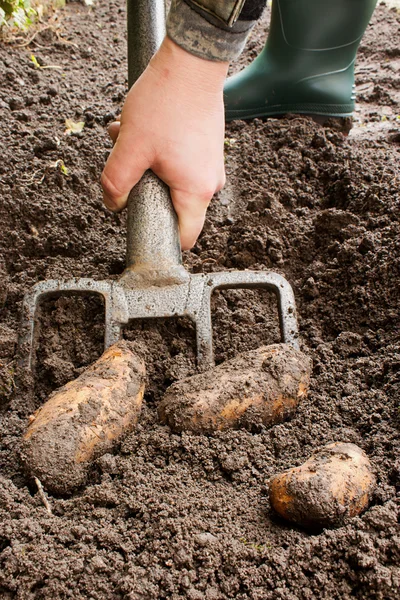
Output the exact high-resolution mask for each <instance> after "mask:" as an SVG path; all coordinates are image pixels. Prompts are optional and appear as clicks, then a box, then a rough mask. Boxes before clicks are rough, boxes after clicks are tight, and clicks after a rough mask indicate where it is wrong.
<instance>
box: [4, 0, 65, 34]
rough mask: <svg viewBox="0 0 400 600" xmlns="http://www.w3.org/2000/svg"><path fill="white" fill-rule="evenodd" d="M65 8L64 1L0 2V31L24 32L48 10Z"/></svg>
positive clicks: (23, 0) (8, 0)
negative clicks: (16, 30) (17, 30)
mask: <svg viewBox="0 0 400 600" xmlns="http://www.w3.org/2000/svg"><path fill="white" fill-rule="evenodd" d="M62 6H65V0H0V30H1V29H2V28H8V29H19V30H21V31H26V30H27V29H29V27H30V26H31V25H32V24H33V23H35V22H36V21H38V20H40V19H41V18H42V16H43V15H44V14H46V13H47V12H48V11H49V10H54V9H57V8H61V7H62Z"/></svg>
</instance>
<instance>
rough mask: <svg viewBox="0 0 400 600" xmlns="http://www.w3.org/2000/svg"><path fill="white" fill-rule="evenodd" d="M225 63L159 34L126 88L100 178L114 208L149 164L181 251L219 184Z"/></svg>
mask: <svg viewBox="0 0 400 600" xmlns="http://www.w3.org/2000/svg"><path fill="white" fill-rule="evenodd" d="M227 70H228V64H227V63H218V62H212V61H207V60H204V59H202V58H197V57H196V56H193V55H191V54H189V53H188V52H186V51H185V50H183V49H182V48H180V47H179V46H177V45H176V44H175V43H174V42H172V41H171V40H170V39H169V38H165V40H164V42H163V43H162V45H161V47H160V49H159V50H158V52H157V53H156V54H155V56H154V57H153V59H152V60H151V62H150V64H149V66H148V67H147V69H146V70H145V72H144V73H143V75H142V76H141V77H140V78H139V79H138V81H137V82H136V83H135V85H134V86H133V87H132V88H131V90H130V91H129V93H128V96H127V98H126V101H125V105H124V107H123V110H122V115H121V123H120V125H119V124H118V123H113V124H112V125H111V126H110V128H109V132H110V135H111V137H112V138H113V139H114V141H115V146H114V148H113V150H112V152H111V154H110V157H109V159H108V161H107V164H106V166H105V168H104V171H103V174H102V178H101V183H102V186H103V190H104V203H105V204H106V206H107V207H108V208H110V209H111V210H114V211H119V210H121V209H123V208H124V207H125V206H126V203H127V199H128V195H129V192H130V190H131V189H132V187H133V186H134V185H135V184H136V183H137V182H138V181H139V180H140V178H141V177H142V175H143V173H144V172H145V171H146V170H147V169H152V170H153V171H154V173H155V174H156V175H158V177H160V179H162V180H163V181H164V182H165V183H166V184H167V185H168V186H169V188H170V191H171V197H172V202H173V205H174V208H175V210H176V213H177V215H178V220H179V230H180V236H181V245H182V249H183V250H187V249H189V248H191V247H192V246H193V245H194V244H195V242H196V240H197V237H198V235H199V234H200V232H201V230H202V228H203V224H204V219H205V213H206V210H207V207H208V205H209V203H210V200H211V198H212V196H213V195H214V194H215V192H217V191H219V190H220V189H221V188H222V187H223V186H224V183H225V168H224V156H223V142H224V106H223V96H222V90H223V84H224V81H225V77H226V73H227Z"/></svg>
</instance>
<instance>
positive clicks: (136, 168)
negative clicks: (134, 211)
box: [101, 130, 150, 211]
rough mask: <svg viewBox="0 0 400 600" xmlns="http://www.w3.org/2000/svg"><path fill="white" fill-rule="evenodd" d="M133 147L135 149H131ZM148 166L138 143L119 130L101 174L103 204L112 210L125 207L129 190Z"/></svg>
mask: <svg viewBox="0 0 400 600" xmlns="http://www.w3.org/2000/svg"><path fill="white" fill-rule="evenodd" d="M135 147H136V148H137V151H134V150H133V148H135ZM149 167H150V162H149V160H148V159H147V158H146V156H145V154H144V153H143V152H141V151H140V143H137V144H136V145H135V143H134V141H133V140H132V138H131V137H130V136H129V135H126V134H125V135H123V131H122V130H121V131H120V134H119V136H118V138H117V141H116V144H115V146H114V148H113V149H112V151H111V154H110V156H109V157H108V160H107V163H106V166H105V167H104V170H103V174H102V176H101V185H102V187H103V192H104V193H103V201H104V204H105V205H106V206H107V207H108V208H109V209H110V210H112V211H119V210H122V209H123V208H125V206H126V203H127V201H128V196H129V192H130V191H131V189H132V188H133V187H134V186H135V185H136V184H137V182H138V181H139V180H140V179H141V177H142V175H143V173H144V172H145V171H146V170H147V169H148V168H149Z"/></svg>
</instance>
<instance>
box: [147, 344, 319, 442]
mask: <svg viewBox="0 0 400 600" xmlns="http://www.w3.org/2000/svg"><path fill="white" fill-rule="evenodd" d="M310 373H311V361H310V359H309V358H307V357H306V356H305V355H304V354H303V353H302V352H300V351H298V350H295V349H294V348H292V347H291V346H289V345H287V344H275V345H272V346H263V347H261V348H258V349H257V350H251V351H249V352H244V353H243V354H240V355H238V356H236V357H235V358H233V359H232V360H229V361H226V362H224V363H222V364H221V365H219V366H217V367H214V368H213V369H211V370H210V371H207V372H206V373H201V374H200V375H194V376H193V377H189V378H187V379H183V380H182V381H178V382H177V383H174V384H173V385H171V386H170V387H169V388H168V389H167V391H166V392H165V394H164V397H163V399H162V400H161V402H160V404H159V407H158V415H159V418H160V420H161V422H162V423H166V424H168V425H169V426H170V427H171V429H172V430H173V431H176V432H179V431H193V432H197V433H212V432H214V431H220V430H224V429H232V428H238V427H247V428H254V427H258V426H260V425H265V426H268V427H270V426H272V425H274V424H275V423H280V422H281V421H283V420H285V419H288V418H289V417H290V416H292V415H293V413H294V412H295V410H296V407H297V405H298V403H299V401H300V400H301V398H302V397H304V396H305V395H306V393H307V389H308V385H309V379H310Z"/></svg>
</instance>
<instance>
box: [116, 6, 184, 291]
mask: <svg viewBox="0 0 400 600" xmlns="http://www.w3.org/2000/svg"><path fill="white" fill-rule="evenodd" d="M164 36H165V3H164V0H128V73H129V85H130V86H132V85H133V84H134V83H135V81H136V80H137V79H138V77H140V75H141V74H142V72H143V71H144V70H145V68H146V66H147V65H148V63H149V61H150V59H151V57H152V56H153V54H154V53H155V52H156V50H157V49H158V47H159V46H160V44H161V42H162V40H163V39H164ZM126 266H127V269H126V271H125V273H124V275H123V278H122V281H123V282H124V283H125V285H129V284H131V285H135V286H136V285H140V284H141V282H144V283H143V285H146V286H147V285H168V284H174V283H181V282H182V281H184V280H186V279H187V278H188V274H187V272H186V270H185V269H184V267H183V266H182V256H181V246H180V240H179V227H178V218H177V216H176V213H175V211H174V209H173V206H172V202H171V197H170V193H169V189H168V187H167V186H166V185H165V184H164V183H163V182H162V181H160V179H159V178H158V177H156V175H154V173H152V172H151V171H147V172H146V173H145V175H144V176H143V177H142V179H141V181H140V182H139V183H138V184H137V185H136V186H135V187H134V188H133V190H132V191H131V193H130V196H129V201H128V231H127V261H126Z"/></svg>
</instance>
